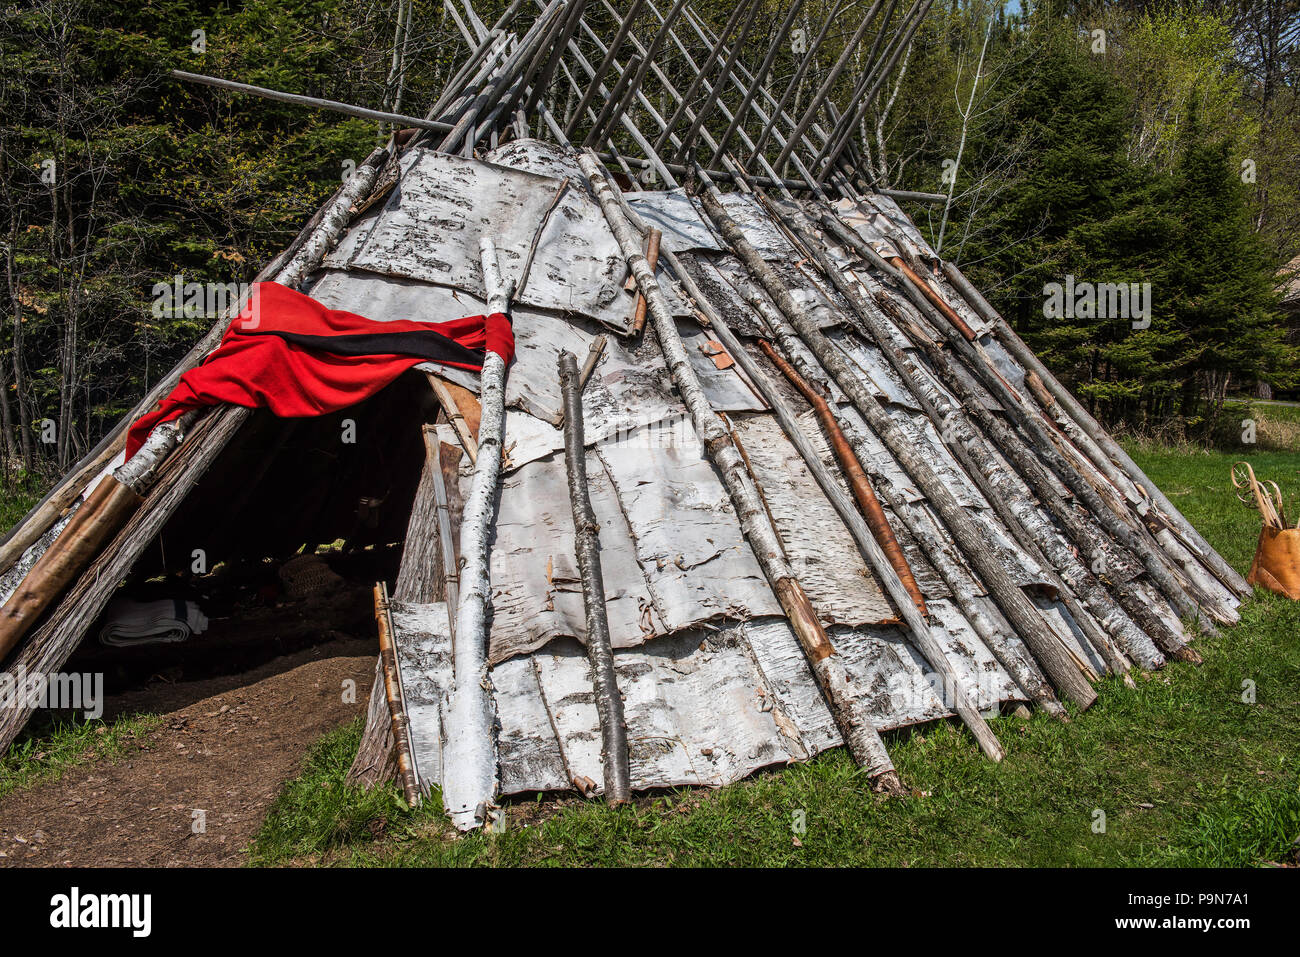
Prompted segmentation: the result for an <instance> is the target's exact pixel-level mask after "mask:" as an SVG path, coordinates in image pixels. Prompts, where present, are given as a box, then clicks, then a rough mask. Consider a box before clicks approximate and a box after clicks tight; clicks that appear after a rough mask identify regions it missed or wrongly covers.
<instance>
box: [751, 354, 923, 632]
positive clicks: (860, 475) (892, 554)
mask: <svg viewBox="0 0 1300 957" xmlns="http://www.w3.org/2000/svg"><path fill="white" fill-rule="evenodd" d="M758 347H759V348H760V349H762V350H763V354H764V355H765V356H767V358H768V359H769V360H770V361H771V363H772V364H773V365H774V366H776V368H777V370H778V371H779V372H780V373H781V374H782V375H783V376H785V377H786V378H787V379H789V380H790V383H791V385H793V386H794V387H795V389H797V390H798V392H799V394H800V395H802V396H803V397H804V400H805V401H806V402H807V403H808V404H809V405H810V406H812V409H813V412H814V413H815V414H816V415H817V421H818V422H819V423H821V427H822V431H823V432H825V433H826V439H827V442H828V444H829V445H830V447H831V450H832V451H833V452H834V453H835V458H836V460H837V461H838V462H839V463H840V469H841V470H842V471H843V472H844V477H845V478H846V479H847V480H848V483H849V488H850V489H852V491H853V497H854V498H856V499H857V501H858V507H859V508H860V509H861V510H862V515H863V517H864V518H865V519H866V520H867V526H868V527H869V528H870V529H871V534H872V535H874V536H875V539H876V542H877V544H879V545H880V547H881V548H882V549H883V550H884V552H885V557H886V558H888V559H889V564H890V565H892V566H893V568H894V571H896V572H897V573H898V577H899V578H900V579H902V582H903V587H904V588H906V589H907V593H908V594H909V595H911V596H912V602H913V604H915V605H916V610H917V611H919V612H920V613H921V614H922V615H928V614H929V612H928V611H926V608H925V597H924V596H923V595H922V594H921V589H920V588H918V587H917V584H916V578H915V577H914V576H913V575H912V568H911V566H910V565H908V563H907V556H906V555H904V554H903V549H902V548H901V547H900V546H899V544H898V539H897V538H895V537H894V530H893V529H892V528H890V527H889V519H887V518H886V517H885V511H884V509H882V508H881V507H880V500H879V499H877V498H876V493H875V492H873V491H872V490H871V483H870V482H869V481H867V474H866V472H864V471H863V470H862V466H861V464H859V462H858V460H857V457H856V456H855V455H854V454H853V450H852V449H851V448H850V447H849V441H848V439H846V438H845V437H844V430H843V429H841V428H840V424H839V422H838V421H837V420H836V418H835V413H834V412H832V411H831V407H830V404H829V403H828V402H827V401H826V400H825V399H824V398H822V397H821V395H819V394H818V393H817V390H815V389H814V388H813V387H812V386H811V385H809V383H808V381H807V380H806V379H804V377H803V376H801V375H800V374H799V373H798V372H797V371H795V368H794V366H792V365H790V363H788V362H786V361H785V359H783V358H782V357H781V354H780V353H778V352H777V351H776V349H774V348H773V347H772V343H770V342H768V341H767V340H766V339H760V340H758Z"/></svg>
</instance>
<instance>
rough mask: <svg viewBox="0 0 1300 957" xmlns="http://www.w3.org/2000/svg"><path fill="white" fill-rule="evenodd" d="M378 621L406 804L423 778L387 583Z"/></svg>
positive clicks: (379, 591) (378, 599) (378, 589)
mask: <svg viewBox="0 0 1300 957" xmlns="http://www.w3.org/2000/svg"><path fill="white" fill-rule="evenodd" d="M375 623H376V624H377V625H378V628H379V663H380V667H381V670H382V672H383V676H384V697H385V698H386V699H387V700H388V715H389V720H390V722H391V724H392V729H393V730H392V734H393V742H394V744H395V745H396V748H397V773H398V776H399V777H400V778H401V780H402V793H403V794H405V795H406V803H407V804H408V805H409V806H411V807H415V806H417V805H418V804H419V803H420V780H419V777H418V776H417V775H416V773H415V764H414V761H413V760H412V758H411V724H410V721H409V720H408V719H407V716H406V697H405V695H403V694H402V676H401V671H400V670H399V668H398V666H397V645H396V644H395V643H394V638H393V619H392V615H391V614H390V611H389V608H388V586H387V585H385V584H384V583H383V582H379V583H378V584H376V585H375Z"/></svg>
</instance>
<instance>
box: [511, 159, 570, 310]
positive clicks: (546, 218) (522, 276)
mask: <svg viewBox="0 0 1300 957" xmlns="http://www.w3.org/2000/svg"><path fill="white" fill-rule="evenodd" d="M568 188H569V177H567V176H566V177H564V179H562V180H560V185H559V186H558V187H557V188H556V190H555V196H554V197H552V198H551V202H550V205H548V206H547V207H546V212H544V213H542V221H541V223H540V224H539V225H538V227H537V231H536V232H534V233H533V241H532V243H531V244H529V246H528V257H527V258H526V259H525V260H524V265H523V268H522V269H520V270H519V278H518V279H517V280H516V281H515V295H516V296H519V295H522V294H523V291H524V287H525V286H526V285H528V274H529V273H531V272H532V271H533V258H534V257H535V256H536V255H537V247H538V245H539V244H540V243H541V241H542V233H544V232H546V224H547V223H549V222H550V221H551V213H553V212H554V211H555V207H556V206H558V205H560V200H561V199H562V198H563V196H564V191H565V190H566V189H568Z"/></svg>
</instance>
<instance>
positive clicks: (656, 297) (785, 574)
mask: <svg viewBox="0 0 1300 957" xmlns="http://www.w3.org/2000/svg"><path fill="white" fill-rule="evenodd" d="M578 163H579V165H580V166H581V167H582V172H583V173H584V174H585V175H586V177H587V179H588V181H589V182H590V184H591V187H592V191H593V192H594V193H595V196H596V199H597V200H598V201H599V202H600V207H601V211H602V212H603V213H604V215H605V221H606V222H607V223H608V224H609V227H610V230H611V231H612V232H613V234H614V236H615V238H616V239H617V241H618V244H619V248H620V250H621V251H622V253H623V258H624V259H626V260H627V262H628V265H629V266H630V267H631V270H632V275H633V276H635V277H636V281H637V286H638V288H639V289H640V290H641V293H642V295H644V296H645V298H646V302H647V303H648V306H649V309H650V316H651V319H652V321H653V325H654V328H655V334H656V336H657V338H658V340H659V345H660V348H661V349H662V350H663V353H664V359H665V361H666V362H667V365H668V371H669V374H670V375H671V376H672V380H673V384H674V385H676V387H677V390H678V392H679V393H680V394H681V396H682V399H683V400H684V401H685V403H686V407H687V409H688V411H689V412H690V414H691V420H692V422H693V423H694V425H695V430H696V433H697V434H698V435H699V437H700V440H701V442H702V443H703V445H704V449H705V454H706V455H707V456H708V457H709V459H710V460H711V461H712V462H713V464H714V465H715V466H716V467H717V469H718V471H719V473H720V474H721V476H722V479H723V482H724V484H725V485H726V487H727V491H728V493H729V494H730V496H731V500H732V502H733V504H734V505H735V508H736V514H737V516H738V518H739V520H740V524H741V528H742V530H743V531H744V533H745V537H746V539H747V540H748V541H749V543H750V547H751V548H752V549H753V552H754V555H755V557H756V558H757V559H758V562H759V565H760V566H761V567H762V568H763V572H764V574H765V575H766V576H767V579H768V581H769V582H770V583H771V585H772V591H773V593H774V594H775V595H776V597H777V600H778V601H779V602H780V604H781V607H782V609H784V610H785V613H786V616H787V618H788V619H789V622H790V626H791V628H792V630H793V631H794V634H795V636H796V637H797V639H798V641H799V644H800V646H801V647H802V648H803V650H804V653H805V655H806V656H807V658H808V662H809V665H810V667H811V669H812V672H813V674H814V675H815V676H816V678H817V682H818V684H819V685H820V686H821V688H822V692H823V694H825V696H826V699H827V702H828V703H829V705H830V708H831V713H832V714H833V715H834V716H835V719H836V723H837V725H838V726H839V728H840V733H841V734H842V735H843V737H844V740H845V744H846V746H847V747H848V749H849V752H850V754H852V755H853V757H854V760H855V761H857V762H858V764H859V765H860V766H861V767H862V768H863V769H864V770H865V771H866V772H867V774H868V776H869V777H870V778H871V779H872V781H873V782H874V786H875V787H876V788H877V789H878V790H884V791H888V792H891V793H901V791H902V782H901V781H900V780H899V778H898V772H897V771H895V770H894V766H893V762H892V761H890V759H889V754H888V753H887V752H886V750H885V745H884V742H883V741H881V739H880V734H879V733H878V732H877V731H876V728H875V725H874V724H873V723H872V721H871V718H870V715H869V714H868V713H867V710H866V708H865V703H866V702H865V700H864V693H865V690H866V689H864V688H862V687H860V686H858V685H857V684H856V683H855V682H854V680H853V679H852V678H851V677H850V676H849V673H848V671H847V669H846V668H845V666H844V660H843V658H841V657H840V655H839V654H837V653H836V651H835V648H834V646H833V645H832V644H831V642H830V639H829V638H828V637H827V635H826V632H825V630H824V629H823V628H822V625H821V622H820V621H819V620H818V619H817V614H816V612H815V611H814V610H813V607H812V604H811V603H810V602H809V600H808V596H807V595H806V594H805V592H804V590H803V586H801V585H800V584H799V581H798V579H797V578H795V576H794V572H793V569H792V568H791V567H790V565H789V562H788V561H787V560H786V558H785V555H784V553H783V548H782V545H781V541H780V538H779V537H778V536H777V534H776V532H775V530H774V529H773V528H772V526H771V524H770V523H769V522H768V520H767V515H766V512H765V511H764V508H763V505H762V502H761V500H760V498H759V495H758V491H757V489H756V488H755V487H754V483H753V480H752V479H751V478H750V477H749V473H748V471H747V470H746V468H745V464H744V461H743V460H742V458H741V456H740V453H739V452H738V451H737V449H736V447H735V445H734V444H733V443H732V441H731V437H730V435H729V434H728V433H727V430H726V428H725V427H724V426H723V425H722V422H721V421H720V420H719V419H718V417H717V415H716V414H715V413H714V410H713V408H712V407H711V405H710V404H709V400H708V398H707V397H706V396H705V394H704V390H703V389H702V387H701V386H700V382H699V379H698V377H697V376H696V374H695V371H694V370H693V368H692V367H691V363H690V359H689V358H688V357H687V355H686V347H685V345H684V344H683V343H682V339H681V336H680V334H679V333H678V332H677V326H676V324H675V323H674V322H673V318H672V313H671V310H670V309H669V307H668V303H667V301H666V300H665V298H664V295H663V292H662V290H660V288H659V283H658V281H656V279H655V277H654V274H653V273H652V272H651V271H650V267H649V264H648V263H647V262H646V260H645V257H644V256H643V255H642V254H641V248H640V244H639V243H638V242H637V240H636V237H635V235H634V234H633V232H632V229H631V227H630V226H629V225H628V221H627V219H626V218H625V216H624V214H623V212H622V210H621V209H620V207H619V203H618V200H617V199H616V197H615V194H614V187H613V186H612V184H611V183H610V182H609V180H608V178H607V177H606V175H605V172H604V170H603V169H602V168H601V165H600V161H599V160H598V159H597V158H596V156H595V154H594V153H592V152H591V151H589V150H588V151H585V152H583V153H581V154H579V156H578Z"/></svg>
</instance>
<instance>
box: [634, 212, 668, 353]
mask: <svg viewBox="0 0 1300 957" xmlns="http://www.w3.org/2000/svg"><path fill="white" fill-rule="evenodd" d="M663 236H664V234H663V233H662V232H660V231H659V230H657V229H651V230H650V231H649V232H648V233H647V234H646V240H645V261H646V262H647V263H649V264H650V271H651V272H653V271H654V270H655V269H656V267H658V265H659V243H660V241H661V240H662V239H663ZM645 316H646V311H645V296H643V295H641V292H640V290H637V294H636V305H635V306H634V307H633V309H632V332H633V334H634V335H638V336H639V335H641V333H643V332H645Z"/></svg>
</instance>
